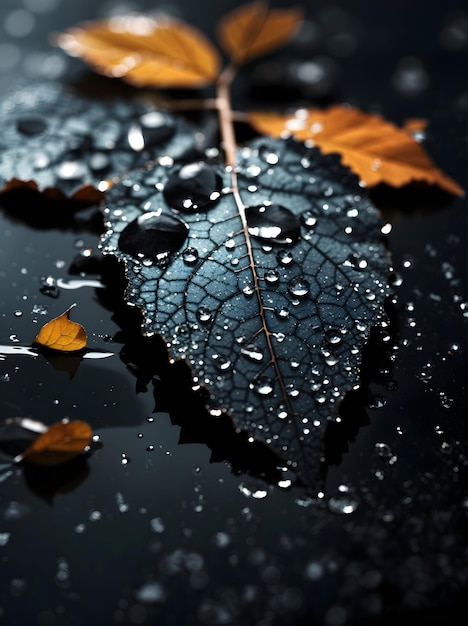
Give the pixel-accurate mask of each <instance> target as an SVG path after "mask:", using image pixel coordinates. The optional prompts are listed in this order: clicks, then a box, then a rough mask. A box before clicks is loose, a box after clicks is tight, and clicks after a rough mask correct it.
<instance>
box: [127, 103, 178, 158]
mask: <svg viewBox="0 0 468 626" xmlns="http://www.w3.org/2000/svg"><path fill="white" fill-rule="evenodd" d="M174 132H175V128H174V126H173V125H172V124H170V123H169V121H168V118H167V117H166V116H165V115H164V114H163V113H160V112H159V111H148V113H145V114H144V115H142V116H141V117H140V119H139V120H138V122H137V123H134V124H132V125H131V126H130V128H129V129H128V144H129V146H130V147H131V148H132V150H135V152H141V151H142V150H145V148H152V147H154V146H157V145H158V144H161V143H164V142H166V141H167V140H168V139H170V138H171V137H172V136H173V135H174Z"/></svg>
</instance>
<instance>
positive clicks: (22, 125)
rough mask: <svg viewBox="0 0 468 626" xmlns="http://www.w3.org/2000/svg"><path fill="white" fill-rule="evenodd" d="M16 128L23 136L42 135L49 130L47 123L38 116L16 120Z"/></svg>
mask: <svg viewBox="0 0 468 626" xmlns="http://www.w3.org/2000/svg"><path fill="white" fill-rule="evenodd" d="M16 128H17V130H18V132H20V133H22V134H23V135H28V136H30V137H31V136H34V135H40V134H41V133H43V132H44V131H45V130H46V129H47V121H46V120H45V119H44V118H43V117H39V116H38V115H31V116H27V117H20V118H18V119H17V120H16Z"/></svg>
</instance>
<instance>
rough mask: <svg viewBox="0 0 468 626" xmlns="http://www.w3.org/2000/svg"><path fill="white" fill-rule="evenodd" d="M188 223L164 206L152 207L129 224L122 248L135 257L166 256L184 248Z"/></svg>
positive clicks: (155, 257)
mask: <svg viewBox="0 0 468 626" xmlns="http://www.w3.org/2000/svg"><path fill="white" fill-rule="evenodd" d="M188 230H189V228H188V226H187V224H186V223H185V222H184V221H183V220H181V219H180V218H178V217H176V216H175V215H171V214H169V213H167V212H163V211H162V209H160V210H158V211H149V212H148V213H143V214H142V215H140V216H139V217H137V218H136V219H135V220H134V221H133V222H131V223H130V224H128V226H126V227H125V228H124V230H123V231H122V232H121V234H120V237H119V247H120V249H121V250H122V252H125V253H127V254H130V255H132V256H133V257H135V258H142V257H147V258H149V259H153V260H155V261H162V260H164V259H166V258H167V257H168V256H169V255H170V254H171V253H173V252H176V251H177V250H179V249H180V248H181V246H182V245H183V243H184V241H185V240H186V238H187V234H188Z"/></svg>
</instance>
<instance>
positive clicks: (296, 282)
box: [288, 276, 310, 298]
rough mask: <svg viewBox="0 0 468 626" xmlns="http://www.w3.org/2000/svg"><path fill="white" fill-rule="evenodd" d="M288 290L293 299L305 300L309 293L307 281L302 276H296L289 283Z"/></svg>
mask: <svg viewBox="0 0 468 626" xmlns="http://www.w3.org/2000/svg"><path fill="white" fill-rule="evenodd" d="M288 290H289V293H290V294H291V295H292V296H294V297H295V298H305V297H306V296H307V295H309V292H310V284H309V281H308V280H306V279H305V278H304V277H303V276H296V277H295V278H292V279H291V280H290V281H289V283H288Z"/></svg>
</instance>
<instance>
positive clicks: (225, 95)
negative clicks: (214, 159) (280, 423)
mask: <svg viewBox="0 0 468 626" xmlns="http://www.w3.org/2000/svg"><path fill="white" fill-rule="evenodd" d="M236 69H237V68H236V67H235V65H230V66H228V67H227V68H226V69H225V70H224V72H223V73H222V74H221V76H220V77H219V79H218V83H217V98H216V109H217V111H218V116H219V126H220V132H221V145H222V147H223V150H224V154H225V162H226V166H229V167H230V168H231V183H232V195H233V198H234V201H235V203H236V206H237V210H238V213H239V217H240V220H241V223H242V230H243V231H244V233H245V242H246V247H247V256H248V259H249V263H250V267H251V268H252V277H253V286H254V291H255V293H256V296H257V301H258V310H259V316H260V320H261V324H262V328H263V332H264V333H265V340H266V344H267V349H268V352H269V354H270V363H271V364H272V365H273V368H274V370H275V375H276V379H277V380H278V383H279V385H280V388H281V395H282V397H283V399H284V404H285V406H286V407H287V410H288V412H289V413H290V414H291V415H292V407H291V404H290V401H289V397H288V395H287V393H286V388H285V385H284V381H283V377H282V376H281V372H280V369H279V363H278V361H277V358H276V354H275V348H274V346H273V342H272V335H271V332H270V330H269V329H268V323H267V319H266V315H265V306H264V304H263V300H262V289H261V285H260V281H259V277H258V273H257V272H256V270H255V266H256V264H255V257H254V251H253V248H252V240H251V238H250V235H249V232H248V224H247V217H246V207H245V204H244V201H243V200H242V197H241V194H240V190H239V184H238V181H237V171H236V152H237V142H236V136H235V132H234V119H235V113H234V112H233V110H232V106H231V93H230V87H231V83H232V81H233V79H234V76H235V73H236Z"/></svg>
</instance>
